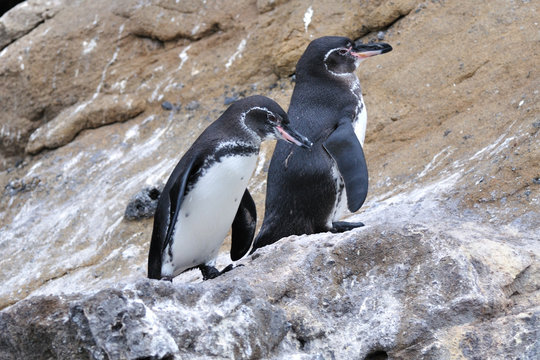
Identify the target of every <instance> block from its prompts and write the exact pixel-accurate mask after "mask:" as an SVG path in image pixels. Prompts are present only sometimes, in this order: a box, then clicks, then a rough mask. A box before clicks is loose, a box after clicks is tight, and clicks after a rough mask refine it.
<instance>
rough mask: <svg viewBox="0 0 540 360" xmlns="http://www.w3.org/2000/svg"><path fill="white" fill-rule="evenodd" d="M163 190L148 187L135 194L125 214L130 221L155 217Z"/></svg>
mask: <svg viewBox="0 0 540 360" xmlns="http://www.w3.org/2000/svg"><path fill="white" fill-rule="evenodd" d="M160 194H161V190H160V189H158V188H157V187H146V188H144V189H142V190H141V191H139V192H138V193H137V194H135V195H134V196H133V197H132V198H131V199H130V200H129V203H128V205H127V207H126V211H125V212H124V217H125V218H126V219H128V220H140V219H144V218H149V217H152V216H154V213H155V212H156V208H157V202H158V199H159V195H160Z"/></svg>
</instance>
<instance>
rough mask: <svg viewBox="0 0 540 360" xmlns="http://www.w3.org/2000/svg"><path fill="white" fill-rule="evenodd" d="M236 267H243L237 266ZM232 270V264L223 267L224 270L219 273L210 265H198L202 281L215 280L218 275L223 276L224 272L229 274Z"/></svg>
mask: <svg viewBox="0 0 540 360" xmlns="http://www.w3.org/2000/svg"><path fill="white" fill-rule="evenodd" d="M238 266H243V265H238ZM238 266H237V267H238ZM234 268H235V267H234V266H233V264H229V265H227V267H225V269H223V270H221V271H219V270H218V269H216V268H215V267H213V266H210V265H200V266H199V269H200V270H201V273H202V276H203V280H209V279H214V278H217V277H218V276H219V275H222V274H225V273H226V272H229V271H231V270H232V269H234Z"/></svg>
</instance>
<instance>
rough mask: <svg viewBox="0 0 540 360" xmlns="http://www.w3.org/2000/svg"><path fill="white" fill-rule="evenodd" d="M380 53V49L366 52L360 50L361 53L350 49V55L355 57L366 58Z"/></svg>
mask: <svg viewBox="0 0 540 360" xmlns="http://www.w3.org/2000/svg"><path fill="white" fill-rule="evenodd" d="M380 53H381V50H375V51H366V52H361V53H357V52H354V51H351V54H352V56H354V57H357V58H359V59H366V58H368V57H371V56H375V55H379V54H380Z"/></svg>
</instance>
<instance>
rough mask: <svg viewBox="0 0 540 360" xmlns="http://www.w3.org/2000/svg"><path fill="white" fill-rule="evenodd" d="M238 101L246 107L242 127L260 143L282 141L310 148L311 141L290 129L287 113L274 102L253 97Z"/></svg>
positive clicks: (258, 96)
mask: <svg viewBox="0 0 540 360" xmlns="http://www.w3.org/2000/svg"><path fill="white" fill-rule="evenodd" d="M240 101H243V102H245V103H246V105H248V107H247V109H246V110H245V111H244V112H243V113H242V117H243V123H244V125H245V126H246V127H247V128H248V129H249V131H250V132H252V133H254V134H256V136H257V137H258V138H259V139H260V140H261V141H263V140H267V139H282V140H285V141H287V142H289V143H291V144H294V145H297V146H301V147H303V148H310V147H311V145H312V142H311V141H309V140H308V139H307V138H306V137H305V136H303V135H301V134H300V133H298V132H297V131H296V130H294V129H292V128H291V127H290V122H289V117H288V116H287V113H286V112H285V110H283V109H282V108H281V106H279V105H278V103H276V102H275V101H274V100H272V99H269V98H267V97H265V96H260V95H255V96H250V97H248V98H245V99H243V100H240Z"/></svg>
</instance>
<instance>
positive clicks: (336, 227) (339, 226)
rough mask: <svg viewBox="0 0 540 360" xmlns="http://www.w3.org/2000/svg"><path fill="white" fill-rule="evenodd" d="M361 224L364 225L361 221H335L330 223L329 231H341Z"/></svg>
mask: <svg viewBox="0 0 540 360" xmlns="http://www.w3.org/2000/svg"><path fill="white" fill-rule="evenodd" d="M362 226H364V223H362V222H346V221H336V222H333V223H332V228H331V229H330V231H331V232H333V233H342V232H345V231H349V230H352V229H356V228H359V227H362Z"/></svg>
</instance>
